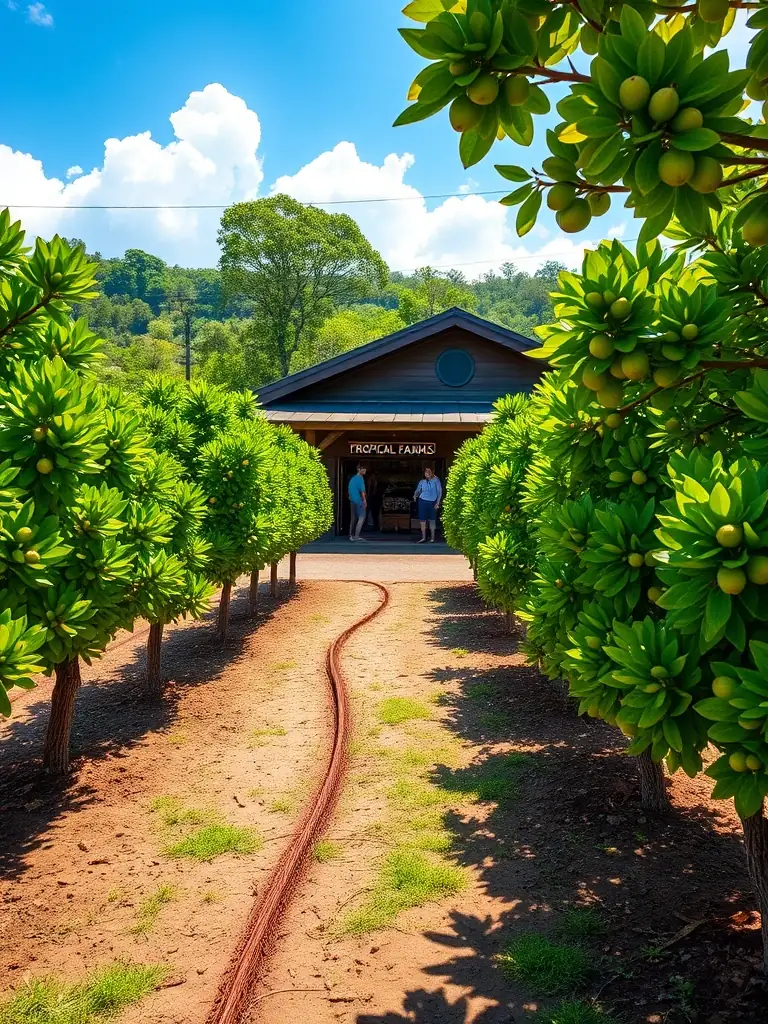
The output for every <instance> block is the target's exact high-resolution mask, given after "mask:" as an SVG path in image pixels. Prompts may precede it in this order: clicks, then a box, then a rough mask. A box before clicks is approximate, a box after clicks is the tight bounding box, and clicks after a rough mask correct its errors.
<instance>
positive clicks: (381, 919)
mask: <svg viewBox="0 0 768 1024" xmlns="http://www.w3.org/2000/svg"><path fill="white" fill-rule="evenodd" d="M466 884H467V878H466V874H465V872H464V871H463V870H462V869H461V868H457V867H455V866H454V865H452V864H446V863H444V862H442V863H441V862H439V861H434V860H430V859H429V858H428V857H426V856H425V855H424V854H423V853H421V852H420V851H418V850H404V849H401V850H393V851H392V853H390V854H389V856H388V857H387V858H386V860H385V861H384V863H383V865H382V867H381V870H380V872H379V878H378V881H377V883H376V886H375V888H374V890H373V892H372V893H371V894H370V896H369V898H368V899H367V900H366V901H365V903H364V904H363V905H362V906H361V907H359V908H358V909H357V910H355V911H353V912H352V913H351V914H349V915H348V916H347V918H346V919H345V920H344V922H343V923H342V926H341V930H342V931H343V932H345V933H347V934H349V935H362V934H363V933H365V932H371V931H375V930H376V929H377V928H385V927H386V926H387V925H389V924H392V922H393V921H394V920H395V918H396V917H397V915H398V914H399V913H400V912H401V911H403V910H408V909H409V908H411V907H420V906H422V905H423V904H425V903H431V902H433V901H434V900H439V899H442V898H443V897H444V896H451V895H453V894H454V893H457V892H460V891H461V890H462V889H463V888H464V887H465V886H466Z"/></svg>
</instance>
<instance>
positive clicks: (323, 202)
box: [0, 188, 507, 210]
mask: <svg viewBox="0 0 768 1024" xmlns="http://www.w3.org/2000/svg"><path fill="white" fill-rule="evenodd" d="M506 192H507V189H505V188H497V189H489V190H487V191H485V192H442V193H438V194H436V195H429V196H421V195H419V196H381V197H379V198H377V199H315V200H310V201H303V200H299V202H303V205H304V206H355V205H357V204H360V203H415V202H420V201H421V200H424V199H464V198H465V197H466V196H500V195H504V194H505V193H506ZM266 198H271V197H266ZM252 201H255V200H248V199H244V200H240V202H252ZM232 205H234V204H233V203H223V204H216V203H197V204H194V203H187V204H179V205H165V206H163V205H156V206H154V205H135V206H134V205H130V204H125V205H115V206H110V205H104V206H96V205H88V206H61V205H58V206H54V205H52V204H44V203H0V208H5V207H6V206H7V207H10V208H11V209H14V210H226V209H228V208H229V207H230V206H232Z"/></svg>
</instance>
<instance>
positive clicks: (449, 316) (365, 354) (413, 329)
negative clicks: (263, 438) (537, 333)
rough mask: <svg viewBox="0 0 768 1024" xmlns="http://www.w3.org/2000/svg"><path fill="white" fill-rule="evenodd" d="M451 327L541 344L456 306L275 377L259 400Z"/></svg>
mask: <svg viewBox="0 0 768 1024" xmlns="http://www.w3.org/2000/svg"><path fill="white" fill-rule="evenodd" d="M449 327H463V328H464V330H466V331H469V332H470V333H471V334H475V335H477V336H478V337H480V338H485V339H486V341H493V342H495V343H496V344H497V345H502V346H503V347H504V348H506V349H509V350H510V351H511V352H517V353H523V352H527V351H529V349H532V348H537V347H538V345H539V342H538V341H534V340H533V339H531V338H526V337H525V336H524V335H522V334H518V333H517V331H510V330H509V329H508V328H507V327H501V326H500V325H499V324H494V323H491V321H490V320H483V318H482V317H479V316H475V314H474V313H467V312H466V310H463V309H459V308H458V307H457V306H454V307H453V308H452V309H447V310H446V311H445V312H444V313H437V314H436V315H435V316H431V317H429V319H427V320H420V321H419V323H417V324H412V325H411V326H410V327H404V328H403V329H402V330H401V331H396V332H395V333H394V334H388V335H387V336H386V337H385V338H379V339H378V340H377V341H370V342H368V344H367V345H360V347H359V348H353V349H350V351H349V352H342V354H341V355H339V356H334V358H333V359H327V360H326V361H325V362H324V363H317V364H316V365H315V366H310V367H309V368H308V369H306V370H300V371H299V372H298V373H291V374H289V375H288V376H287V377H283V378H282V379H281V380H278V381H275V383H274V384H267V385H265V386H264V387H263V388H259V390H258V398H259V402H260V403H261V405H263V406H265V407H268V406H269V404H270V403H271V402H275V401H277V400H278V399H281V398H285V397H286V395H290V394H293V393H294V392H296V391H300V390H302V389H303V388H306V387H309V386H310V385H311V384H318V383H319V382H320V381H324V380H328V379H329V378H331V377H336V376H337V375H338V374H340V373H345V372H346V371H347V370H353V369H354V368H355V367H357V366H361V365H363V364H364V363H369V362H371V361H372V360H374V359H379V358H380V357H381V356H386V355H389V354H390V353H392V352H397V351H399V350H400V349H402V348H405V347H406V346H407V345H413V344H414V343H415V342H419V341H425V340H426V339H427V338H431V337H433V336H434V335H436V334H440V333H441V332H442V331H444V330H446V329H447V328H449Z"/></svg>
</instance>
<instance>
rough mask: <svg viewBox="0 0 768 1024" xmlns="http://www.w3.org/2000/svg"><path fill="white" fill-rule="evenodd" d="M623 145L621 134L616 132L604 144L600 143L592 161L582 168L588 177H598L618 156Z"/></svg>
mask: <svg viewBox="0 0 768 1024" xmlns="http://www.w3.org/2000/svg"><path fill="white" fill-rule="evenodd" d="M623 144H624V137H623V136H622V134H621V132H616V133H615V134H614V135H611V136H610V137H609V138H607V139H606V140H605V142H601V143H600V145H599V146H598V147H597V149H596V150H595V152H594V153H593V155H592V159H591V160H590V161H589V163H588V164H587V166H586V167H585V168H584V170H585V172H586V173H587V174H590V175H599V174H600V172H601V171H604V170H605V169H606V167H608V165H609V164H610V163H611V161H612V160H614V159H615V158H616V157H617V156H618V154H619V152H620V150H621V147H622V145H623Z"/></svg>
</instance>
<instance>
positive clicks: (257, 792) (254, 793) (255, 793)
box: [247, 786, 266, 800]
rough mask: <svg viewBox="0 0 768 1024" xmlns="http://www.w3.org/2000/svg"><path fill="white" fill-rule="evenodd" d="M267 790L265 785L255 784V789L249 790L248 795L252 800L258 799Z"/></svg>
mask: <svg viewBox="0 0 768 1024" xmlns="http://www.w3.org/2000/svg"><path fill="white" fill-rule="evenodd" d="M265 793H266V790H265V789H264V787H263V786H254V787H253V789H249V790H248V794H247V795H248V796H249V797H250V798H251V800H257V799H258V798H259V797H260V796H264V794H265Z"/></svg>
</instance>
